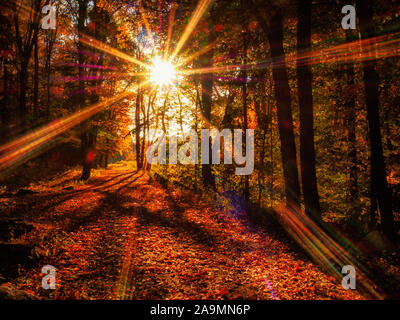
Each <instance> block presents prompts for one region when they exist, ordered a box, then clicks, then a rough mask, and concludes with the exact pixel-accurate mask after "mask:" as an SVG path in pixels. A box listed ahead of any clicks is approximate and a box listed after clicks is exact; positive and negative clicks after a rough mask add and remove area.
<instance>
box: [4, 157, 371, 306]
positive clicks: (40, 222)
mask: <svg viewBox="0 0 400 320" xmlns="http://www.w3.org/2000/svg"><path fill="white" fill-rule="evenodd" d="M75 174H76V172H75ZM73 175H74V173H73V172H70V173H67V174H65V175H62V176H59V177H57V178H55V179H53V180H52V181H50V182H48V184H47V185H45V186H44V185H43V184H41V186H40V187H39V186H38V187H36V189H35V187H33V188H32V189H33V190H34V191H37V193H35V194H30V195H23V196H19V197H16V196H3V197H0V214H1V216H2V218H4V217H12V218H21V219H23V220H24V221H26V222H28V223H30V224H32V225H33V229H32V230H31V231H30V232H28V233H26V234H24V235H22V236H20V237H17V238H15V239H12V240H11V242H13V243H20V244H24V245H29V246H32V247H33V248H34V252H35V254H34V258H35V263H34V265H33V266H30V267H24V266H22V267H20V269H19V272H18V274H17V275H15V276H14V277H12V278H8V277H6V276H5V275H4V274H3V277H4V279H3V280H4V281H3V284H2V286H11V285H12V286H15V287H17V288H19V289H22V290H25V291H27V292H29V293H33V294H35V295H36V296H38V297H40V298H43V299H365V297H363V296H362V295H360V294H359V293H357V292H356V291H353V290H344V289H343V288H342V286H341V284H340V283H339V281H337V280H335V279H333V278H330V277H329V276H327V275H326V274H325V273H323V272H322V271H321V270H320V269H319V267H317V266H316V265H315V264H313V263H312V262H311V261H310V260H309V259H308V258H307V257H306V256H305V255H304V253H301V252H298V251H296V250H294V249H293V248H292V247H291V246H290V245H289V244H288V243H287V242H285V241H282V239H283V238H282V237H281V236H277V235H276V232H277V231H275V230H265V229H264V230H261V229H260V228H257V227H254V226H252V225H250V223H249V222H248V221H247V219H246V218H245V217H243V216H230V215H229V214H226V213H224V212H221V211H220V210H218V209H217V208H216V207H215V206H213V205H212V204H210V203H209V202H207V201H205V200H202V199H201V198H200V197H199V196H197V195H193V194H191V193H189V192H182V191H178V190H173V189H172V188H165V187H163V186H161V185H160V184H159V183H157V182H155V181H154V180H151V179H150V178H149V176H148V175H143V174H142V173H136V172H135V171H133V170H132V169H130V168H128V167H126V166H123V165H121V166H113V167H112V168H111V169H109V170H106V171H104V172H102V173H101V174H98V175H97V176H95V177H94V178H92V179H91V180H90V181H89V182H88V183H86V184H79V183H78V184H77V183H75V184H74V186H73V187H70V188H65V187H68V186H69V185H72V184H73V179H74V178H73ZM44 265H52V266H54V267H55V268H56V271H57V273H56V281H57V286H56V290H44V289H42V288H41V279H42V277H43V274H41V268H42V267H43V266H44ZM0 278H1V277H0Z"/></svg>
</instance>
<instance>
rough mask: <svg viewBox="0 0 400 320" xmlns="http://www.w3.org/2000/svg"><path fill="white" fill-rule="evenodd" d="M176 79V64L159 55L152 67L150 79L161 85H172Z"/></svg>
mask: <svg viewBox="0 0 400 320" xmlns="http://www.w3.org/2000/svg"><path fill="white" fill-rule="evenodd" d="M174 79H176V70H175V67H174V65H173V64H172V63H171V62H169V61H165V60H161V58H160V57H157V58H155V59H154V60H153V66H152V67H151V75H150V80H151V81H152V82H154V83H155V84H157V85H159V86H166V85H172V81H173V80H174Z"/></svg>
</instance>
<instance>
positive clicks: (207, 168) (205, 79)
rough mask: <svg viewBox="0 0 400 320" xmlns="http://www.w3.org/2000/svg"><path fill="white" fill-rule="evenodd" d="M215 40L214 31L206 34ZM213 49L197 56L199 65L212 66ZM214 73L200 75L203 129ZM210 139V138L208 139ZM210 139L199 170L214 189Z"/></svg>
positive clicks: (207, 122) (207, 126) (208, 124)
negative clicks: (206, 157)
mask: <svg viewBox="0 0 400 320" xmlns="http://www.w3.org/2000/svg"><path fill="white" fill-rule="evenodd" d="M207 21H208V22H209V24H212V19H211V18H210V17H208V19H207ZM210 30H213V27H212V26H210ZM214 40H215V33H214V32H213V31H211V32H210V34H209V35H208V41H207V42H208V43H212V42H213V41H214ZM213 60H214V50H213V49H211V50H209V51H208V52H206V53H204V54H202V55H201V56H200V58H199V62H200V65H201V67H203V68H212V66H213V64H214V62H213ZM213 77H214V74H213V73H212V72H210V73H204V74H202V75H201V76H200V84H201V112H202V115H203V119H204V129H210V128H211V108H212V89H213V84H214V79H213ZM210 140H211V139H210ZM211 154H212V152H211V141H210V142H209V159H208V164H202V166H201V171H202V176H203V185H204V186H205V187H212V188H213V189H215V177H214V175H213V174H212V165H211V162H212V160H211Z"/></svg>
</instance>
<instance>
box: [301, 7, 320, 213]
mask: <svg viewBox="0 0 400 320" xmlns="http://www.w3.org/2000/svg"><path fill="white" fill-rule="evenodd" d="M297 17H298V24H297V54H298V55H299V56H300V55H301V54H302V52H304V51H309V50H310V49H311V0H301V1H300V0H297ZM297 83H298V98H299V114H300V167H301V182H302V187H303V197H304V205H305V210H306V213H307V214H308V215H309V216H310V217H312V218H313V219H314V220H320V219H321V208H320V204H319V195H318V188H317V175H316V170H315V147H314V113H313V97H312V73H311V67H310V65H309V61H307V60H305V59H301V60H300V59H297Z"/></svg>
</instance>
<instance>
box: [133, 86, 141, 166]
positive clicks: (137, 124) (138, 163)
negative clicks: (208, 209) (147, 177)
mask: <svg viewBox="0 0 400 320" xmlns="http://www.w3.org/2000/svg"><path fill="white" fill-rule="evenodd" d="M141 94H142V91H141V90H140V89H138V93H137V97H136V107H135V128H136V132H135V143H136V168H137V170H140V169H141V168H142V160H141V153H140V150H141V149H140V103H141V102H142V99H141Z"/></svg>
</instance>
